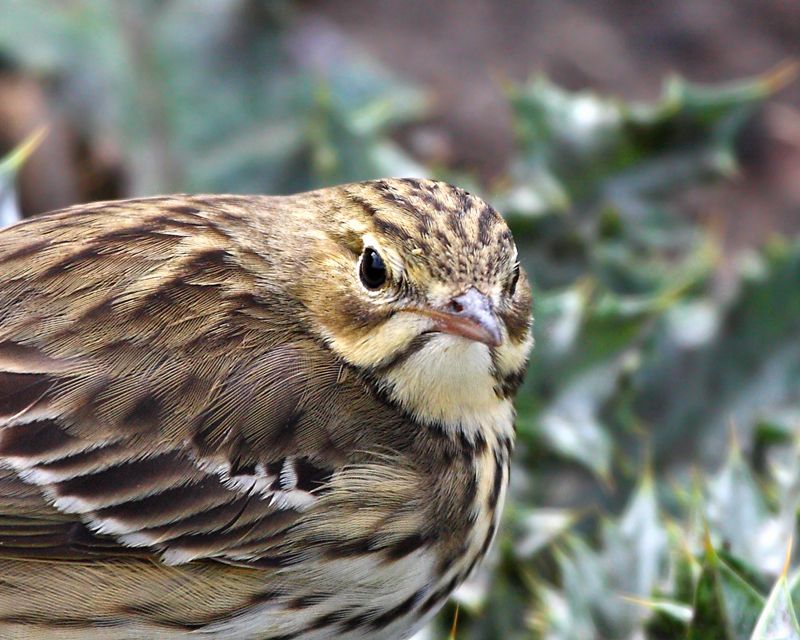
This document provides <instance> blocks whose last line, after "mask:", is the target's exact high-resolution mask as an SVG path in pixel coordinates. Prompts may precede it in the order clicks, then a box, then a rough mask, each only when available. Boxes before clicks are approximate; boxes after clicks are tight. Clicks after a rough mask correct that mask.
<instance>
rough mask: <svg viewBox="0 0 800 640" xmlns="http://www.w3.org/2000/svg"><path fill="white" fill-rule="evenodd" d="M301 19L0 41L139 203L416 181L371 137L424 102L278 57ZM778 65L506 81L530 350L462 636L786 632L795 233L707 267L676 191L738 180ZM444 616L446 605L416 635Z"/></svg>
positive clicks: (134, 12) (158, 13) (56, 28)
mask: <svg viewBox="0 0 800 640" xmlns="http://www.w3.org/2000/svg"><path fill="white" fill-rule="evenodd" d="M212 5H213V6H212ZM293 11H294V9H293V6H292V5H291V4H289V3H284V2H278V3H260V4H259V3H235V2H232V3H209V4H208V5H200V4H198V3H192V2H188V1H184V0H175V1H173V2H149V1H145V2H136V3H111V2H105V1H104V0H77V1H73V2H69V3H57V4H54V3H49V2H44V1H43V0H30V1H29V2H24V3H23V2H17V3H13V2H7V3H5V4H4V5H3V19H2V20H0V52H5V53H9V54H11V55H12V56H13V57H14V58H16V59H17V60H18V61H19V62H20V63H21V64H22V65H23V67H24V68H25V69H28V70H32V71H33V72H35V73H38V74H41V75H52V76H57V77H59V78H60V79H61V84H62V86H66V87H72V88H73V91H72V93H70V92H69V91H67V92H66V95H65V96H62V98H64V101H65V104H66V105H67V107H66V108H68V109H70V108H71V109H72V111H73V114H79V117H80V122H81V124H82V126H83V127H84V128H85V130H86V131H87V132H91V134H92V135H93V136H97V137H108V138H110V139H111V140H112V141H113V142H114V143H115V144H116V145H117V146H118V147H119V148H121V149H125V150H127V152H128V154H129V156H128V163H129V165H130V174H131V179H132V190H133V191H134V192H135V193H136V194H137V195H142V194H146V193H152V192H156V191H177V190H187V191H217V192H224V191H233V192H236V191H240V192H241V191H250V192H265V193H266V192H272V193H275V192H290V191H297V190H302V189H307V188H311V187H315V186H320V185H324V184H330V183H336V182H344V181H349V180H359V179H366V178H371V177H376V176H379V175H403V174H406V175H407V174H413V175H424V174H426V173H436V172H434V171H433V170H431V169H427V168H425V167H420V166H418V165H417V164H416V163H415V161H414V160H413V159H412V158H410V157H409V156H408V155H407V154H406V153H405V152H404V151H403V150H402V149H401V148H400V147H399V146H398V145H397V144H395V142H394V141H393V140H392V138H391V137H390V136H391V134H392V133H393V132H394V131H395V130H396V129H397V127H398V125H400V124H403V123H408V122H413V121H414V120H415V119H417V118H419V117H420V116H421V115H422V114H423V113H424V109H425V100H424V96H423V95H422V94H421V93H420V92H419V91H417V90H416V89H415V88H413V87H410V86H408V85H406V84H404V83H402V82H399V81H398V80H397V79H395V78H393V77H392V76H391V74H388V73H387V72H386V71H385V70H383V69H380V68H378V67H376V66H375V65H374V64H373V63H371V62H368V61H366V59H365V58H364V57H363V56H361V55H359V53H358V52H357V51H355V50H352V49H344V50H337V54H336V56H334V57H335V58H336V59H335V62H334V63H328V64H319V63H318V61H317V62H314V61H311V62H309V61H307V60H306V61H302V57H303V56H302V55H301V56H297V55H296V54H295V55H291V54H290V52H291V50H292V47H293V46H295V47H296V45H293V44H292V42H290V38H289V36H288V33H289V31H288V30H287V25H289V24H291V21H292V14H293ZM243 12H244V13H243ZM306 44H308V43H306ZM312 57H313V56H312ZM323 57H325V56H323ZM787 73H789V72H788V71H787V69H781V70H778V71H777V72H775V73H773V74H769V75H766V76H764V77H760V78H755V79H753V80H748V81H745V82H741V83H736V84H733V85H730V86H723V87H701V86H697V85H693V84H690V83H688V82H686V81H684V80H681V79H671V80H669V81H668V82H667V83H666V85H665V88H664V92H663V95H662V97H661V98H660V99H659V100H658V101H656V102H655V103H654V104H627V103H625V102H622V101H620V100H614V99H609V98H605V97H601V96H597V95H594V94H592V93H570V92H567V91H565V90H563V89H561V88H559V87H558V86H556V85H555V84H553V83H552V82H550V81H549V80H547V79H546V78H537V79H534V80H533V81H531V82H529V83H526V84H522V85H519V86H510V87H507V95H508V99H509V101H510V104H511V107H512V109H513V113H514V128H515V132H516V138H517V143H518V153H517V154H516V156H515V158H514V160H513V162H512V166H511V167H510V170H509V175H508V176H507V177H506V179H505V180H502V181H500V182H499V185H501V186H499V187H498V188H496V189H495V190H494V191H491V192H489V193H486V194H484V195H486V196H487V198H488V199H489V200H490V201H491V202H493V203H494V204H495V205H496V206H498V208H499V209H501V210H502V211H503V212H504V214H505V215H506V216H507V219H508V221H509V223H510V224H511V226H512V228H513V230H514V235H515V239H516V241H517V244H518V246H519V248H520V254H521V259H522V260H523V262H524V263H525V266H526V267H527V269H528V271H529V273H530V274H531V277H532V281H533V287H534V299H535V316H536V322H535V333H536V343H537V346H536V349H535V352H534V356H533V360H532V363H531V368H530V372H529V375H528V376H527V379H526V381H525V383H524V386H523V389H522V391H521V393H520V397H519V399H518V409H519V419H518V433H519V443H518V449H517V455H516V460H515V469H514V472H513V474H512V487H511V491H510V499H509V504H508V508H507V510H506V514H505V515H506V523H505V526H504V527H503V530H502V534H501V536H500V539H499V542H498V544H497V545H496V549H495V551H494V552H493V557H492V558H490V561H489V562H488V563H487V564H488V568H486V569H483V570H481V572H479V574H478V575H477V576H476V578H475V580H474V581H473V582H472V583H471V584H470V585H468V587H466V588H464V589H462V590H460V591H459V593H458V596H457V599H458V601H459V602H460V604H461V608H460V612H461V613H460V616H459V622H458V629H457V633H456V634H455V636H456V637H457V638H459V639H460V640H478V639H480V638H503V639H504V640H514V639H516V638H530V637H537V638H545V639H548V640H573V639H574V640H585V639H587V638H608V639H616V638H621V639H622V638H652V639H664V640H666V639H672V638H690V639H692V640H697V639H702V640H706V639H712V638H713V639H715V640H716V639H720V638H724V639H729V638H730V639H733V638H737V639H738V638H754V639H762V638H800V629H798V624H797V615H796V613H797V611H800V570H798V569H797V568H795V569H794V570H793V571H789V569H790V568H791V566H787V563H786V561H785V558H786V554H787V550H788V549H789V548H790V545H791V541H792V539H793V537H794V535H795V533H796V529H797V510H798V506H799V505H800V241H798V240H792V239H789V238H782V239H781V238H778V239H775V240H774V241H773V242H771V243H770V244H769V245H768V246H764V247H760V248H758V249H757V250H748V251H746V252H742V253H741V254H738V255H733V256H726V258H725V260H724V262H723V260H722V256H721V253H722V252H721V249H720V247H719V246H718V242H719V241H718V239H717V238H715V237H714V235H713V234H712V233H711V232H710V231H709V230H708V229H705V228H702V227H700V226H698V225H697V224H695V223H693V222H691V221H689V220H688V219H687V218H686V217H685V216H683V215H681V213H680V211H679V203H680V198H681V196H682V195H683V194H685V193H686V191H687V190H688V189H697V188H700V187H701V186H703V187H704V188H711V187H708V186H707V185H709V184H711V183H713V181H714V180H715V179H720V178H725V177H728V176H730V175H732V174H733V173H734V172H735V170H736V146H737V140H738V137H739V135H740V134H741V132H742V129H743V127H744V126H745V124H746V123H747V122H748V118H749V117H750V116H751V115H752V113H753V112H754V110H756V109H757V108H758V106H759V104H761V102H762V101H763V100H764V99H765V98H767V97H768V96H769V95H770V94H771V93H772V92H774V91H775V90H776V89H777V88H778V87H779V86H780V85H781V84H782V83H783V82H784V81H785V80H786V76H787ZM75 87H79V90H78V91H76V90H75V89H74V88H75ZM78 94H79V95H78ZM76 95H78V97H76ZM23 155H24V154H23ZM15 157H16V158H17V160H13V161H9V162H8V163H6V164H3V165H0V199H2V197H3V195H4V194H5V195H6V196H8V194H10V193H11V188H10V187H11V180H12V178H11V174H12V172H11V171H6V172H5V173H4V171H5V169H4V168H3V167H5V168H6V169H11V168H12V165H13V168H16V166H18V164H19V162H18V160H19V158H20V157H22V156H19V155H18V156H15ZM438 171H439V173H440V174H441V172H442V171H446V168H445V169H441V168H440V169H439V170H438ZM443 175H445V176H447V175H450V174H447V173H445V174H443ZM462 178H463V179H459V181H460V182H462V183H467V182H469V180H470V178H469V176H466V177H462ZM749 213H750V212H744V211H743V212H741V213H740V215H748V214H749ZM723 267H724V272H725V278H721V276H720V273H721V272H722V268H723ZM726 451H727V454H726ZM533 505H536V508H533ZM789 564H790V565H791V563H789ZM787 572H788V575H787ZM452 621H453V609H452V607H451V608H449V609H448V610H446V611H445V612H444V613H443V614H442V615H441V616H440V618H439V619H438V621H437V624H438V626H437V627H436V629H435V631H433V632H432V635H433V637H436V638H444V637H447V635H448V632H449V630H450V626H451V623H452Z"/></svg>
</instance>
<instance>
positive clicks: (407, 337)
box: [303, 179, 532, 434]
mask: <svg viewBox="0 0 800 640" xmlns="http://www.w3.org/2000/svg"><path fill="white" fill-rule="evenodd" d="M320 193H322V192H320ZM328 197H329V196H328ZM314 209H315V210H316V211H322V212H324V213H322V214H321V215H322V218H323V219H322V220H321V221H320V222H322V233H320V232H319V227H317V229H314V230H309V232H308V233H309V235H308V237H309V238H310V239H311V241H313V242H321V243H322V244H323V245H324V250H323V251H321V252H318V253H317V252H315V253H316V254H317V255H322V256H324V258H323V259H322V264H318V265H316V267H317V268H315V269H313V270H311V271H309V272H308V276H307V278H306V279H305V283H304V287H303V289H304V292H305V293H304V296H303V297H305V300H304V304H305V306H306V307H307V308H308V309H309V310H310V311H311V313H312V314H313V321H314V324H315V325H317V327H319V331H320V333H321V335H322V336H323V337H324V339H325V340H326V341H327V342H328V343H329V344H330V346H331V348H332V349H333V350H334V351H335V352H336V353H337V354H338V355H339V356H340V357H341V358H342V359H344V360H345V361H346V362H348V363H349V364H351V365H353V366H355V367H357V368H359V369H361V370H363V371H364V372H365V373H366V374H367V375H368V377H369V379H371V380H372V381H374V382H375V383H376V384H377V385H378V386H379V387H380V388H381V389H382V390H383V391H384V392H385V393H386V394H387V395H388V397H389V398H391V399H392V400H393V401H395V402H397V403H398V404H399V405H401V406H402V407H403V408H404V409H405V410H406V411H407V412H409V413H411V414H412V415H414V416H415V417H416V418H417V419H420V420H422V421H425V422H437V423H441V424H444V425H446V426H455V427H461V428H462V429H463V431H464V432H466V433H468V434H469V433H474V432H475V430H478V429H481V428H485V427H486V426H488V425H486V421H487V420H488V421H505V422H507V423H509V424H510V422H511V416H512V409H511V402H510V400H511V398H512V396H513V395H514V393H515V392H516V389H517V387H518V385H519V383H520V382H521V380H522V377H523V375H524V371H525V367H526V365H527V360H528V354H529V351H530V348H531V345H532V338H531V292H530V287H529V284H528V280H527V277H526V274H525V271H524V269H523V268H522V267H521V265H520V262H519V256H518V254H517V249H516V247H515V245H514V241H513V238H512V236H511V232H510V231H509V229H508V227H507V226H506V224H505V222H504V221H503V219H502V217H501V216H500V215H499V214H498V213H497V212H496V211H495V210H494V209H493V208H492V207H490V206H489V205H487V204H486V203H485V202H483V201H482V200H481V199H479V198H477V197H475V196H472V195H470V194H468V193H467V192H465V191H463V190H462V189H458V188H456V187H452V186H450V185H448V184H444V183H441V182H433V181H429V180H394V179H389V180H377V181H372V182H365V183H358V184H353V185H347V186H344V187H341V188H340V191H338V194H337V196H336V197H334V199H333V201H332V202H329V203H327V206H320V207H314Z"/></svg>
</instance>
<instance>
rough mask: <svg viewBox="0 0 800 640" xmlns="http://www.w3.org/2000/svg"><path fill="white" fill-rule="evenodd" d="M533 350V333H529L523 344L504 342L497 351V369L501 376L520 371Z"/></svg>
mask: <svg viewBox="0 0 800 640" xmlns="http://www.w3.org/2000/svg"><path fill="white" fill-rule="evenodd" d="M532 348H533V333H532V332H530V331H529V332H528V334H527V335H526V336H525V339H524V340H523V341H522V343H521V344H512V343H511V342H510V341H509V340H506V341H505V342H503V344H502V345H500V347H498V348H497V349H496V350H495V358H496V362H497V368H498V371H499V373H500V374H501V375H504V374H509V373H513V372H516V371H519V370H520V369H522V368H523V367H524V366H525V363H526V362H527V361H528V356H529V355H530V352H531V349H532Z"/></svg>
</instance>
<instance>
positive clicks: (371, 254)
mask: <svg viewBox="0 0 800 640" xmlns="http://www.w3.org/2000/svg"><path fill="white" fill-rule="evenodd" d="M359 276H361V282H362V283H363V284H364V286H365V287H366V288H367V289H377V288H378V287H381V286H383V285H384V283H385V282H386V265H385V264H383V258H381V256H380V254H379V253H378V252H377V251H375V249H371V248H369V247H367V248H366V249H364V255H363V256H361V268H360V269H359Z"/></svg>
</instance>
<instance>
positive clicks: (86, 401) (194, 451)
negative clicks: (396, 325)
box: [0, 198, 377, 564]
mask: <svg viewBox="0 0 800 640" xmlns="http://www.w3.org/2000/svg"><path fill="white" fill-rule="evenodd" d="M245 224H246V221H245V219H244V218H243V217H237V216H236V215H232V214H231V205H230V203H227V202H226V206H225V210H224V211H222V210H221V209H220V208H218V207H217V205H216V204H215V202H214V201H213V200H198V199H189V198H180V199H151V200H143V201H131V202H128V203H117V204H114V203H111V204H105V205H100V206H93V207H83V208H78V209H77V210H75V211H72V212H68V213H63V214H57V215H54V216H49V217H47V218H43V219H39V220H33V221H29V222H26V223H23V224H20V225H17V226H15V227H12V228H9V229H6V230H3V231H2V232H0V466H2V467H4V468H5V469H7V470H11V471H13V473H11V472H9V471H6V472H4V475H2V476H0V554H5V555H12V556H40V555H49V556H53V557H67V558H73V557H80V556H82V555H85V554H95V555H96V554H101V555H102V554H107V555H118V554H121V553H127V552H126V551H124V550H123V547H126V548H128V549H130V550H132V551H133V552H137V550H138V552H139V553H153V552H155V553H158V554H160V555H161V557H162V559H163V560H164V561H165V562H168V563H173V564H178V563H183V562H188V561H190V560H193V559H195V558H201V557H207V558H219V559H222V560H226V561H232V562H243V563H249V562H261V563H264V562H266V563H269V561H270V558H271V554H272V553H273V552H275V549H277V548H278V547H279V545H280V543H281V540H282V536H283V534H284V533H285V532H286V531H287V530H288V529H289V528H290V527H291V526H292V525H293V524H294V523H295V522H296V521H297V519H298V517H299V515H300V514H301V513H303V512H304V511H306V510H308V509H311V508H313V505H314V504H315V502H316V501H317V500H318V499H319V495H320V494H321V493H322V492H324V490H325V487H326V485H327V483H328V482H329V481H330V480H331V478H332V477H333V476H334V475H335V474H336V473H337V471H338V470H339V469H340V468H341V467H342V465H344V463H345V462H346V461H347V456H348V452H351V451H354V450H356V449H358V447H359V445H360V444H361V443H360V441H359V437H360V436H359V433H360V430H358V429H356V428H355V426H356V423H357V420H356V419H354V418H353V416H354V412H359V418H358V420H362V421H363V420H364V419H365V417H366V419H369V409H365V408H364V402H363V399H362V398H361V396H363V393H362V392H360V390H359V387H358V385H357V384H355V383H352V382H347V383H346V382H344V381H343V374H344V373H345V372H344V370H343V369H342V367H341V365H340V364H339V363H338V362H337V361H336V360H335V359H334V358H333V357H332V356H331V355H330V353H329V352H328V351H327V350H326V349H324V348H322V347H321V346H320V345H319V344H318V343H317V342H315V341H313V340H311V339H310V338H308V337H307V336H304V335H303V334H302V332H300V331H298V330H297V325H296V318H298V317H299V314H300V313H301V310H299V309H296V308H294V307H293V306H292V302H291V299H289V298H288V297H287V296H283V295H282V294H281V293H280V292H279V291H276V290H271V289H270V288H269V286H265V285H264V282H265V274H266V275H267V276H268V275H269V273H270V272H271V271H272V270H274V268H275V267H274V265H273V261H270V260H269V259H268V258H266V257H264V255H262V254H259V253H257V252H254V251H252V250H250V249H247V248H245V247H243V246H242V244H241V243H240V242H238V241H237V239H236V238H237V237H238V236H237V234H239V235H241V233H242V230H241V227H242V226H243V225H245ZM365 412H366V413H365ZM376 419H377V417H376ZM128 552H130V551H128ZM275 553H277V552H275Z"/></svg>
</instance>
